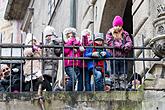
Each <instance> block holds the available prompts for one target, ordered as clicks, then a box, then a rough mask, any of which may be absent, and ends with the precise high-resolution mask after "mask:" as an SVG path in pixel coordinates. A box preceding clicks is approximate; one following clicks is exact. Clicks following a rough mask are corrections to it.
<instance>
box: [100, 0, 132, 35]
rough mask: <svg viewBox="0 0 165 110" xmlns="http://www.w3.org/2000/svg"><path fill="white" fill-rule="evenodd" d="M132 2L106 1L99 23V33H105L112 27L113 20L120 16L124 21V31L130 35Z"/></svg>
mask: <svg viewBox="0 0 165 110" xmlns="http://www.w3.org/2000/svg"><path fill="white" fill-rule="evenodd" d="M131 9H132V0H106V3H105V6H104V9H103V14H102V18H101V23H100V29H99V31H100V32H103V33H106V32H107V31H108V29H109V28H110V27H112V21H113V18H114V17H115V16H116V15H120V16H121V17H123V20H124V29H125V30H126V31H128V32H129V33H132V15H131Z"/></svg>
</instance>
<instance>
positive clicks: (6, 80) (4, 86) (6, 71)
mask: <svg viewBox="0 0 165 110" xmlns="http://www.w3.org/2000/svg"><path fill="white" fill-rule="evenodd" d="M1 70H2V76H1V80H0V92H9V88H10V73H11V72H10V70H11V69H10V67H9V65H7V64H2V65H1Z"/></svg>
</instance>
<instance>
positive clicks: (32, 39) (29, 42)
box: [25, 33, 37, 45]
mask: <svg viewBox="0 0 165 110" xmlns="http://www.w3.org/2000/svg"><path fill="white" fill-rule="evenodd" d="M36 43H37V39H36V37H35V36H33V35H32V34H31V33H28V34H27V35H26V40H25V44H26V45H35V44H36Z"/></svg>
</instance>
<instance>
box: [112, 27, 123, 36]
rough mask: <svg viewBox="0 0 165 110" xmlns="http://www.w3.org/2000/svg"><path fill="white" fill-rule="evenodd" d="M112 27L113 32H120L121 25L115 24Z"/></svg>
mask: <svg viewBox="0 0 165 110" xmlns="http://www.w3.org/2000/svg"><path fill="white" fill-rule="evenodd" d="M113 29H114V33H116V34H117V33H120V32H121V30H122V27H121V26H116V27H113Z"/></svg>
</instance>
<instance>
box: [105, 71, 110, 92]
mask: <svg viewBox="0 0 165 110" xmlns="http://www.w3.org/2000/svg"><path fill="white" fill-rule="evenodd" d="M104 84H105V86H104V91H106V92H108V91H110V90H111V87H112V80H111V77H110V71H106V72H105V83H104Z"/></svg>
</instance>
